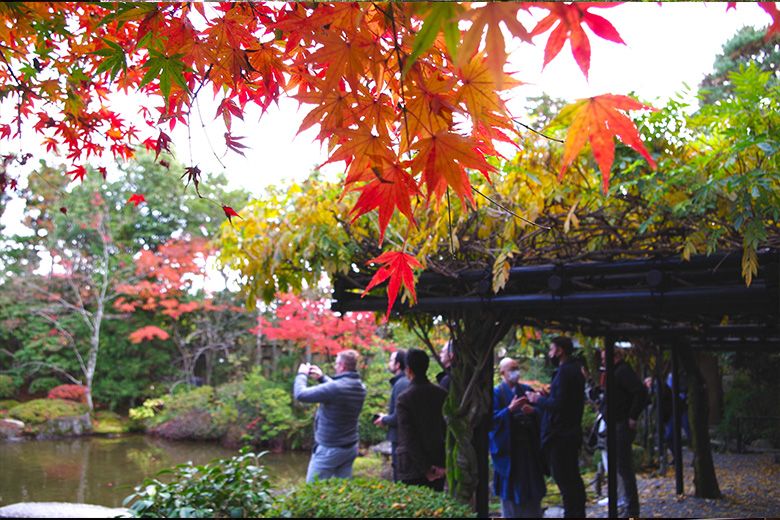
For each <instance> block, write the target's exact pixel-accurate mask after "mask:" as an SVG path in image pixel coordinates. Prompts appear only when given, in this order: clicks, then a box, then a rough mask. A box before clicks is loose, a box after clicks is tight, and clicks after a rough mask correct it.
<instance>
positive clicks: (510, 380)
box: [293, 336, 647, 518]
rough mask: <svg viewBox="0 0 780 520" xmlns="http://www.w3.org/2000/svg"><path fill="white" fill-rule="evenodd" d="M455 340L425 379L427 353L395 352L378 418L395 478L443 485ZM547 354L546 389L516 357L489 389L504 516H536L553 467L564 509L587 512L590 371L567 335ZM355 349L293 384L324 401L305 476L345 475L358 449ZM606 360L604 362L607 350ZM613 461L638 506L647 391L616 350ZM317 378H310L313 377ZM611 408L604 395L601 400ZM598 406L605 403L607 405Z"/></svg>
mask: <svg viewBox="0 0 780 520" xmlns="http://www.w3.org/2000/svg"><path fill="white" fill-rule="evenodd" d="M453 354H454V353H453V350H452V344H451V343H447V344H446V345H445V346H444V347H443V348H442V350H441V352H440V354H439V359H440V361H441V364H442V366H443V367H444V370H443V371H442V372H441V373H440V374H439V376H438V377H437V378H436V382H432V381H430V380H429V379H428V376H427V372H428V368H429V365H430V358H429V356H428V354H427V353H426V352H425V351H423V350H419V349H414V348H413V349H409V350H408V351H402V350H398V351H395V352H393V353H392V354H391V355H390V359H389V361H388V366H387V368H388V370H389V371H390V372H391V373H392V374H393V376H392V378H391V379H390V384H391V392H390V400H389V405H388V411H387V413H386V414H377V415H376V416H375V417H374V423H375V424H376V425H379V426H383V427H386V428H387V438H388V440H389V441H390V443H391V452H392V458H391V461H392V468H393V480H394V481H397V482H403V483H405V484H409V485H419V486H426V487H429V488H431V489H434V490H437V491H441V490H443V489H444V487H445V480H446V479H445V438H446V423H445V420H444V416H443V412H442V408H443V406H444V402H445V400H446V398H447V392H448V388H449V379H450V376H449V366H450V364H451V362H452V359H453ZM548 357H549V359H550V361H551V362H552V364H553V365H554V367H555V371H554V373H553V376H552V380H551V382H550V385H549V389H548V390H546V391H540V390H535V389H533V388H531V387H530V386H527V385H525V384H523V383H522V382H521V381H520V366H519V364H518V362H517V361H516V360H514V359H511V358H504V359H502V360H501V361H500V363H499V365H498V370H499V374H500V378H501V382H500V383H499V384H498V385H496V386H495V388H494V389H493V415H492V429H491V431H490V454H491V457H492V460H493V468H494V478H493V489H494V492H495V494H496V495H497V496H498V497H499V498H500V500H501V512H502V516H503V517H504V518H539V517H541V516H542V514H543V510H542V505H541V504H542V499H543V498H544V496H545V494H546V491H547V488H546V485H545V475H551V476H552V478H553V480H554V481H555V483H556V485H557V487H558V489H559V490H560V494H561V498H562V501H563V508H564V516H565V517H567V518H571V517H577V518H582V517H585V514H586V511H585V502H586V494H585V485H584V483H583V480H582V477H581V475H580V467H579V453H580V448H581V446H582V440H583V433H582V416H583V410H584V406H585V400H586V389H585V384H586V371H585V369H584V367H583V366H582V364H581V363H580V362H579V360H578V359H577V358H576V357H575V356H574V346H573V343H572V341H571V339H570V338H568V337H565V336H559V337H556V338H553V339H552V341H551V342H550V348H549V352H548ZM358 362H359V355H358V353H357V352H356V351H354V350H345V351H342V352H340V353H339V354H338V355H337V356H336V361H335V364H334V372H335V374H334V376H333V377H329V376H327V375H325V374H324V373H323V371H322V369H321V368H319V367H318V366H316V365H311V364H307V363H303V364H301V365H300V367H299V368H298V374H297V376H296V378H295V383H294V388H293V391H294V396H295V399H297V400H299V401H301V402H308V403H319V405H320V406H319V409H318V410H317V414H316V416H315V425H314V432H315V433H314V437H315V446H314V448H313V450H312V456H311V459H310V462H309V467H308V471H307V476H306V480H307V482H311V481H312V480H314V479H326V478H331V477H342V478H349V477H351V476H352V464H353V462H354V460H355V458H356V457H357V455H358V417H359V415H360V412H361V409H362V406H363V402H364V400H365V397H366V387H365V385H364V384H363V383H362V381H361V379H360V376H359V374H358V371H357V367H358ZM602 362H604V359H603V355H602ZM614 366H615V382H616V384H615V391H614V392H613V393H612V395H613V396H614V397H613V399H614V402H613V403H612V411H613V413H614V417H615V419H616V437H617V440H616V446H617V448H616V453H615V457H616V461H615V463H616V468H617V474H618V481H619V489H620V498H619V501H618V506H619V513H620V516H626V517H636V516H638V515H639V500H638V495H637V487H636V477H635V473H634V468H633V466H632V457H631V443H632V441H633V439H634V436H635V435H636V427H637V420H638V418H639V414H640V413H641V412H642V410H643V409H644V407H645V406H646V404H647V390H646V388H645V385H644V384H643V382H642V381H641V379H640V378H639V377H638V376H637V374H636V373H635V372H634V370H633V369H632V368H631V366H630V365H629V364H628V363H626V362H625V361H624V359H623V354H622V351H621V350H620V349H615V358H614ZM310 380H311V381H313V382H316V383H318V384H315V385H313V386H309V381H310ZM600 403H601V406H602V407H605V400H604V399H601V400H600ZM601 411H602V413H603V412H604V411H605V410H603V409H602V410H601Z"/></svg>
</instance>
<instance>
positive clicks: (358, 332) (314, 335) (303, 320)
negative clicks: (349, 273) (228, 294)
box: [251, 293, 392, 355]
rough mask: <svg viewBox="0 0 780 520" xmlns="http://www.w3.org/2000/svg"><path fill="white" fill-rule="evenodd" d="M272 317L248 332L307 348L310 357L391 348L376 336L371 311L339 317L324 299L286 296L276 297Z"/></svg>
mask: <svg viewBox="0 0 780 520" xmlns="http://www.w3.org/2000/svg"><path fill="white" fill-rule="evenodd" d="M272 314H273V317H272V318H271V319H268V318H266V317H262V316H261V317H259V318H258V320H257V327H255V328H253V329H252V330H251V332H252V333H253V334H258V335H263V336H265V337H266V338H268V339H270V340H274V341H282V342H288V343H291V344H293V345H295V346H296V347H298V348H300V349H308V350H309V352H310V353H312V354H326V355H335V354H337V353H339V352H341V351H342V350H344V349H348V348H351V349H359V350H368V349H369V348H371V347H376V346H381V347H383V348H385V349H390V348H392V346H391V344H390V343H389V342H387V341H385V340H383V339H381V338H379V337H378V336H377V332H378V330H377V325H376V319H375V318H374V315H373V313H370V312H351V313H349V314H345V315H343V316H339V315H337V314H336V313H335V312H333V311H331V310H330V308H329V306H328V304H327V302H326V300H323V299H318V300H306V299H303V298H301V297H299V296H297V295H295V294H292V293H286V294H280V295H278V298H277V301H276V303H275V309H274V310H273V313H272Z"/></svg>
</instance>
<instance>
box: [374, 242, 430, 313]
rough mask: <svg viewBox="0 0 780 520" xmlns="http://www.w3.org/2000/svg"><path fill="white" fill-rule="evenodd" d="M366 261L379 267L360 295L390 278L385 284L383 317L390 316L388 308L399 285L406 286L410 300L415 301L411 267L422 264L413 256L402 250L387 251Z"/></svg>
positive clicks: (420, 266) (389, 308)
mask: <svg viewBox="0 0 780 520" xmlns="http://www.w3.org/2000/svg"><path fill="white" fill-rule="evenodd" d="M368 263H369V264H372V263H373V264H380V265H381V267H380V268H379V269H378V270H377V272H376V273H375V274H374V277H373V278H371V281H370V282H369V283H368V286H367V287H366V289H365V290H364V291H363V294H362V296H365V295H366V294H367V293H368V291H370V290H371V289H373V288H374V287H376V286H377V285H379V284H380V283H382V282H384V281H385V280H387V279H388V278H389V279H390V282H389V283H388V284H387V314H386V315H385V319H387V318H388V317H390V310H391V309H392V308H393V304H394V303H395V299H396V297H397V296H398V290H399V289H400V288H401V285H403V286H404V287H406V290H407V291H408V292H409V294H410V295H411V297H412V301H414V302H415V303H417V293H415V291H414V271H413V270H412V268H417V269H422V265H420V262H418V261H417V259H416V258H415V257H413V256H412V255H409V254H406V253H404V252H402V251H387V252H386V253H382V254H381V255H379V256H378V257H376V258H374V259H373V260H369V261H368ZM382 264H384V265H382Z"/></svg>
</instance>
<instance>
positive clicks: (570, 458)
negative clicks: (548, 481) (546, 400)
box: [545, 438, 585, 518]
mask: <svg viewBox="0 0 780 520" xmlns="http://www.w3.org/2000/svg"><path fill="white" fill-rule="evenodd" d="M581 444H582V439H580V438H556V439H550V440H549V441H548V442H547V444H546V445H545V452H546V455H547V461H548V462H549V464H550V472H551V473H552V477H553V480H555V484H556V485H557V486H558V489H559V490H560V491H561V497H562V498H563V510H564V517H565V518H585V484H584V483H583V482H582V477H581V476H580V461H579V455H580V445H581Z"/></svg>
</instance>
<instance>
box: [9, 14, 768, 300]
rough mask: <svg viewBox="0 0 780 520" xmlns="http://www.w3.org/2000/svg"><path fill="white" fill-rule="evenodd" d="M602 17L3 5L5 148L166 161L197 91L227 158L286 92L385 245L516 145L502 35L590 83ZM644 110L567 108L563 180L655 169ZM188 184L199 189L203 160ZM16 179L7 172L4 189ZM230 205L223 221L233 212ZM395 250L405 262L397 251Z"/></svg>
mask: <svg viewBox="0 0 780 520" xmlns="http://www.w3.org/2000/svg"><path fill="white" fill-rule="evenodd" d="M613 5H614V3H572V4H564V3H558V2H541V3H522V2H506V3H498V2H497V3H490V2H488V3H486V4H461V3H451V2H442V3H436V2H434V3H424V2H421V3H416V2H409V3H404V2H391V3H377V2H372V3H367V2H366V3H359V2H349V3H347V2H344V3H319V2H313V3H282V2H280V3H265V2H262V3H260V2H258V3H219V4H202V3H198V2H191V3H117V4H105V3H76V2H64V3H54V2H50V3H5V4H2V5H0V16H2V18H3V22H4V23H0V41H2V43H3V45H4V47H3V50H2V53H3V58H4V60H5V64H4V65H5V66H3V67H0V84H2V87H1V88H2V91H1V92H0V94H1V95H0V98H6V99H7V100H10V103H11V104H12V106H13V107H14V110H5V111H4V114H7V115H5V116H3V118H2V119H0V139H6V140H8V139H13V138H16V137H17V136H18V135H20V133H21V132H22V129H23V128H27V126H32V129H33V131H34V132H36V133H37V134H38V135H39V136H40V138H41V140H42V143H43V145H44V146H45V148H46V149H47V150H49V151H53V152H55V153H60V154H62V155H63V156H65V157H67V159H68V160H69V161H70V163H71V166H70V167H69V169H68V172H67V173H68V175H70V176H71V177H72V178H73V179H83V178H84V176H85V175H87V174H88V170H87V168H86V162H87V161H89V160H92V159H93V158H95V157H99V156H102V155H104V154H106V153H107V154H109V155H110V156H113V157H115V158H118V159H124V158H128V157H130V156H132V155H133V154H134V153H135V151H136V150H137V149H138V148H139V147H140V148H146V149H148V150H151V151H153V152H154V153H155V155H156V156H159V155H160V154H161V153H162V152H163V151H170V146H171V137H170V135H169V132H170V130H171V129H173V128H174V127H176V126H177V125H188V126H192V125H193V123H194V122H193V121H192V117H193V108H194V107H196V103H197V99H198V97H199V96H202V95H205V94H206V93H210V94H211V95H212V96H213V97H214V98H215V104H216V106H217V107H218V108H217V110H216V114H215V115H216V118H217V119H219V120H221V121H222V123H223V124H224V126H225V130H226V131H225V132H224V142H223V143H221V145H220V148H221V149H222V150H224V151H232V152H236V153H243V150H244V149H245V148H246V145H245V144H243V142H242V139H243V138H242V136H238V135H235V134H233V132H232V122H233V121H234V119H235V118H239V119H241V118H243V116H244V114H245V112H246V110H247V108H248V106H250V105H254V106H256V107H259V108H260V110H261V111H265V110H266V109H267V108H268V107H269V106H270V105H271V104H272V103H274V102H276V101H277V100H279V99H280V98H281V97H282V96H288V97H291V98H293V99H295V100H297V101H298V102H299V103H300V104H301V105H302V106H305V107H306V108H305V110H306V112H305V116H304V119H303V123H302V125H301V130H304V129H307V128H310V127H317V128H318V133H317V139H318V140H320V141H322V142H323V143H324V144H326V145H327V150H328V153H329V157H328V160H327V162H342V163H344V164H345V167H346V174H347V176H346V181H345V189H346V190H356V191H358V192H359V193H360V197H359V198H358V199H357V202H356V204H355V206H354V208H353V209H352V213H353V215H354V216H355V217H357V216H360V215H363V214H365V213H367V212H372V211H377V212H378V214H379V221H380V228H381V231H382V234H384V230H385V227H386V226H387V224H388V222H389V219H390V216H391V215H392V214H393V213H394V212H395V211H396V210H397V211H398V212H399V213H401V214H403V215H404V216H405V217H406V218H407V219H408V221H409V225H414V222H415V218H414V215H415V213H416V212H417V211H419V208H420V207H427V206H428V205H431V204H433V205H437V204H439V203H440V201H441V200H442V198H443V197H444V196H445V194H447V193H448V192H449V191H452V192H453V193H454V194H455V195H456V196H457V197H459V198H460V199H461V200H463V201H464V202H467V203H471V202H472V201H473V200H474V194H473V192H472V186H471V183H470V181H469V177H468V175H469V173H470V172H472V171H477V172H480V173H481V174H482V175H483V176H485V177H488V178H489V176H490V174H491V172H492V170H493V169H492V167H491V165H490V164H489V163H488V161H487V160H486V157H488V156H499V155H500V152H499V149H498V148H497V145H498V144H499V143H514V142H515V141H516V140H517V137H518V131H517V125H516V118H517V117H518V114H513V113H511V112H510V110H509V109H508V108H507V105H506V95H507V92H508V91H509V90H510V89H511V88H513V87H514V86H516V85H517V84H518V81H519V80H522V78H515V77H512V76H510V75H508V74H506V73H505V70H504V69H505V65H506V62H507V53H506V43H507V42H506V41H505V32H504V31H502V27H506V29H508V31H509V33H511V34H512V36H513V37H515V38H519V39H520V40H522V41H524V42H527V43H533V41H534V39H535V38H536V37H538V36H540V35H542V34H546V33H547V32H548V31H549V37H548V38H547V42H546V47H545V65H546V64H547V63H549V62H550V61H551V60H552V59H554V58H555V57H556V56H558V55H559V54H560V51H561V50H562V48H563V47H564V45H565V44H566V43H567V42H568V44H569V45H570V47H571V51H572V54H573V56H574V59H575V61H576V62H577V64H578V65H579V67H580V68H581V70H582V71H583V73H584V74H585V75H586V76H587V75H588V71H589V67H590V59H591V44H590V38H591V37H592V36H589V33H592V35H595V36H596V37H599V38H603V39H606V40H608V41H611V42H615V43H617V44H621V43H622V38H621V36H620V34H619V32H618V31H617V29H616V28H615V27H614V25H613V24H612V22H610V21H609V20H608V19H607V17H606V16H607V15H606V14H605V16H602V15H601V14H595V13H594V10H597V9H598V10H599V11H600V12H608V11H607V10H606V9H603V8H609V7H612V6H613ZM761 6H762V8H763V9H764V10H765V11H766V12H767V13H768V14H769V15H770V16H771V17H772V20H773V24H772V25H771V27H770V31H769V32H770V33H774V32H777V31H778V19H780V15H778V11H777V9H776V7H775V5H774V4H773V3H762V4H761ZM729 7H733V5H730V6H729ZM483 41H484V43H483ZM115 91H124V92H131V93H140V94H141V95H142V96H143V97H144V98H145V99H146V100H148V101H144V102H142V103H141V105H140V107H139V114H140V117H138V116H137V115H136V114H121V113H119V112H118V111H116V110H114V109H112V108H111V104H110V103H109V101H108V99H109V96H110V94H111V93H112V92H115ZM8 102H9V101H6V103H8ZM643 108H646V107H645V106H644V105H642V104H640V103H637V102H635V101H633V100H628V98H624V97H622V96H600V97H597V98H592V99H589V100H581V101H579V102H577V104H575V106H574V107H571V108H569V110H570V111H571V112H572V114H571V115H572V116H573V117H572V126H571V128H570V131H569V135H568V137H567V139H566V149H565V158H564V161H563V164H562V165H561V171H563V170H565V168H566V165H567V164H568V163H570V162H571V160H572V158H573V157H574V156H575V155H577V154H578V153H579V152H580V151H581V150H582V149H583V147H584V145H585V143H586V141H588V142H589V143H590V148H591V149H592V150H593V153H594V155H595V157H596V160H597V162H598V164H599V167H600V169H601V173H602V177H603V181H604V185H605V186H606V185H607V183H608V182H609V170H610V167H611V164H612V157H613V147H614V138H615V137H617V138H618V139H620V140H622V141H623V142H624V143H625V144H627V145H629V146H631V147H632V148H634V149H635V150H637V151H638V152H639V153H640V154H641V155H642V156H644V157H645V158H646V159H647V160H648V161H649V162H650V163H651V164H652V157H650V155H649V153H648V152H647V150H646V149H645V147H644V145H643V144H642V142H641V141H640V140H639V139H638V137H637V133H636V130H635V128H634V127H633V124H632V123H631V122H630V120H629V119H628V118H627V117H626V115H625V113H626V112H627V111H631V110H638V109H643ZM220 151H221V150H220ZM215 153H216V152H215ZM186 175H187V182H188V183H192V184H193V185H194V188H195V189H196V190H197V189H198V183H199V182H200V169H199V168H198V166H197V165H196V164H192V165H190V166H189V167H188V169H187V174H186ZM15 184H16V179H15V178H13V177H12V176H11V175H10V174H9V173H6V172H3V174H2V177H0V190H5V189H8V188H9V187H10V186H14V185H15ZM134 196H136V199H135V200H131V201H128V202H133V203H135V204H136V205H137V204H138V203H140V202H141V199H140V198H139V197H141V196H142V194H136V195H134ZM223 209H224V212H225V216H226V217H227V218H228V219H229V220H230V221H231V223H232V222H233V220H232V219H233V217H238V216H239V215H238V212H236V211H235V210H234V209H233V208H230V207H228V206H224V207H223ZM394 252H395V253H397V254H399V255H410V254H413V252H407V251H406V250H405V244H400V245H396V246H395V247H394ZM380 258H382V257H380ZM385 258H387V257H385ZM397 258H399V259H403V258H405V257H403V256H399V257H397ZM377 260H379V259H377ZM410 266H412V267H416V266H413V264H412V263H411V262H410V261H408V260H404V261H398V262H390V263H386V264H385V266H384V268H383V269H384V270H381V271H380V272H381V273H382V274H381V278H382V279H386V280H389V282H390V283H391V284H393V286H394V287H396V288H397V287H399V286H400V285H403V286H405V287H407V288H408V287H409V284H408V281H409V273H408V269H409V268H410ZM377 280H378V279H377ZM396 291H397V289H394V290H391V292H394V293H395V292H396Z"/></svg>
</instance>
